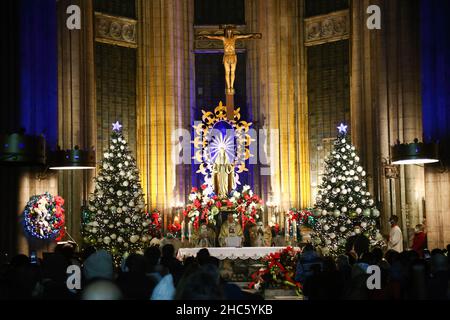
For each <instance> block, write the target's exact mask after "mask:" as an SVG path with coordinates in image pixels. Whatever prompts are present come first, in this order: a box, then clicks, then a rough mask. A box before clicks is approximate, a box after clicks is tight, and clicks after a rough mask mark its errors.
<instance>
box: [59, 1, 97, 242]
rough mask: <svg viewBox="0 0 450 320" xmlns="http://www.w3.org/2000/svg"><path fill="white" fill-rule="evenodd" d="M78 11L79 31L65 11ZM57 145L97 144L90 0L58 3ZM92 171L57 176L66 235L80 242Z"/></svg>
mask: <svg viewBox="0 0 450 320" xmlns="http://www.w3.org/2000/svg"><path fill="white" fill-rule="evenodd" d="M70 5H78V6H79V7H80V8H81V21H82V23H81V30H69V29H67V27H66V19H67V17H68V15H67V13H66V10H67V7H68V6H70ZM58 123H59V130H58V131H59V132H58V144H59V146H60V147H61V148H62V149H70V148H73V147H74V146H76V145H78V146H79V147H80V148H82V149H88V148H92V147H93V148H95V147H96V144H97V142H96V141H97V133H96V123H97V122H96V112H95V78H94V32H93V8H92V1H90V0H75V1H72V0H61V1H59V2H58ZM94 176H95V170H89V171H84V170H83V171H79V170H75V171H65V172H60V173H59V174H58V177H59V179H58V182H59V183H58V190H59V194H60V195H61V196H62V197H63V198H64V199H65V205H64V207H65V210H66V225H67V228H68V232H69V234H70V235H71V236H72V237H73V238H74V239H75V240H76V241H77V242H78V241H79V240H80V222H81V221H80V214H81V206H82V205H83V202H84V201H85V200H87V197H88V194H89V192H91V190H92V188H93V180H92V178H93V177H94Z"/></svg>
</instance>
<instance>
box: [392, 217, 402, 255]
mask: <svg viewBox="0 0 450 320" xmlns="http://www.w3.org/2000/svg"><path fill="white" fill-rule="evenodd" d="M389 223H390V224H391V231H390V233H389V242H388V250H390V249H392V250H395V251H397V252H402V251H403V234H402V230H401V229H400V227H399V226H398V217H397V216H396V215H393V216H391V219H389Z"/></svg>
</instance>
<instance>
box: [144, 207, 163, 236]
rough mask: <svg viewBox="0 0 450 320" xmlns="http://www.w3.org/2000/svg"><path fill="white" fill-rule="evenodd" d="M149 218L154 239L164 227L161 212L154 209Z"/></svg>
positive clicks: (148, 215) (148, 214)
mask: <svg viewBox="0 0 450 320" xmlns="http://www.w3.org/2000/svg"><path fill="white" fill-rule="evenodd" d="M147 217H148V219H149V220H150V224H149V232H150V235H151V236H152V238H154V237H156V236H157V235H158V233H159V232H160V231H161V226H162V219H161V212H160V211H159V210H158V209H154V210H152V211H151V212H150V213H147Z"/></svg>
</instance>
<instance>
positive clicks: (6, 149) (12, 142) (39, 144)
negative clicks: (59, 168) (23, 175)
mask: <svg viewBox="0 0 450 320" xmlns="http://www.w3.org/2000/svg"><path fill="white" fill-rule="evenodd" d="M45 146H46V143H45V137H44V136H42V135H41V136H34V135H26V134H25V131H23V132H22V133H13V134H2V135H0V163H1V164H2V165H20V166H35V165H44V164H45V161H46V152H45V148H46V147H45Z"/></svg>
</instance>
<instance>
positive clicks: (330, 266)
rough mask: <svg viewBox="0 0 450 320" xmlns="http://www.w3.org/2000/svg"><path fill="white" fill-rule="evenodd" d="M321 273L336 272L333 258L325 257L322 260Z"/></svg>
mask: <svg viewBox="0 0 450 320" xmlns="http://www.w3.org/2000/svg"><path fill="white" fill-rule="evenodd" d="M323 271H325V272H333V271H336V263H335V262H334V259H333V257H330V256H327V257H324V258H323Z"/></svg>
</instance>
